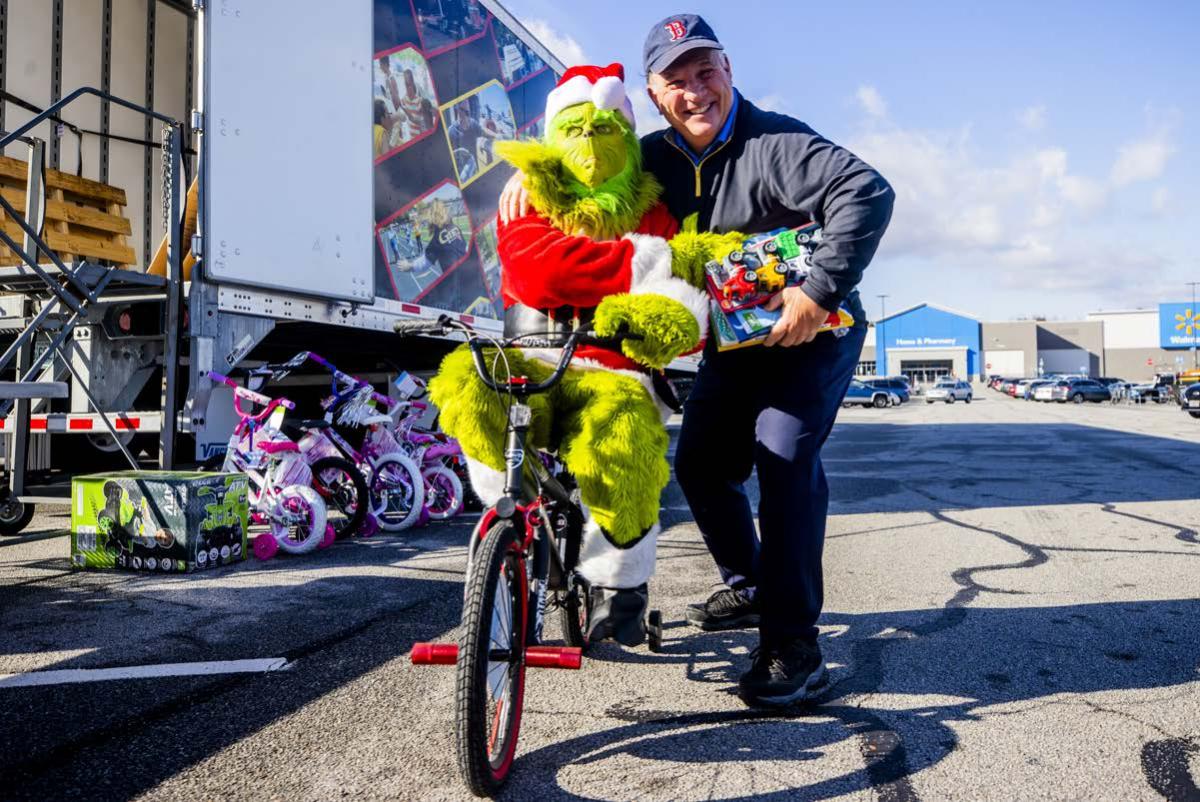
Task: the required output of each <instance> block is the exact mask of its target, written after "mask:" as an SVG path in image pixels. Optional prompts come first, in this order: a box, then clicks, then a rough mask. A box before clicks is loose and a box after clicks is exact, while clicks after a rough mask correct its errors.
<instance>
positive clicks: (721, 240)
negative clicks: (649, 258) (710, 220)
mask: <svg viewBox="0 0 1200 802" xmlns="http://www.w3.org/2000/svg"><path fill="white" fill-rule="evenodd" d="M693 217H694V215H689V216H688V217H687V218H686V219H685V220H684V221H683V227H682V228H681V229H680V231H679V233H678V234H676V235H675V236H674V237H673V238H672V239H671V241H670V242H669V243H668V244H669V245H670V246H671V272H672V273H674V274H675V275H676V276H678V277H679V278H681V279H683V280H684V281H686V282H687V283H688V284H691V285H692V286H693V287H698V288H700V289H703V288H704V266H705V265H706V264H708V263H709V262H712V261H720V260H722V259H724V258H725V257H726V256H728V255H729V254H730V253H732V252H733V251H736V250H738V249H739V248H741V247H742V245H743V243H745V241H746V235H745V234H743V233H741V232H740V231H730V232H728V233H726V234H714V233H712V232H710V231H703V232H697V231H696V230H695V229H696V221H695V220H694V219H693Z"/></svg>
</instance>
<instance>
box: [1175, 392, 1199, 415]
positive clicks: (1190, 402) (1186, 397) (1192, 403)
mask: <svg viewBox="0 0 1200 802" xmlns="http://www.w3.org/2000/svg"><path fill="white" fill-rule="evenodd" d="M1179 405H1180V406H1181V407H1183V411H1184V412H1186V413H1187V414H1189V415H1191V416H1192V417H1193V418H1200V384H1189V385H1188V386H1187V387H1184V388H1183V392H1182V393H1181V394H1180V396H1179Z"/></svg>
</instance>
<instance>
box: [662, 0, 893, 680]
mask: <svg viewBox="0 0 1200 802" xmlns="http://www.w3.org/2000/svg"><path fill="white" fill-rule="evenodd" d="M643 60H644V66H645V69H646V73H647V75H648V76H649V87H648V91H649V94H650V97H651V99H652V100H653V101H654V103H655V105H656V106H657V107H658V109H659V111H660V112H661V113H662V115H663V117H665V118H666V120H667V122H668V123H670V125H671V127H670V128H668V129H666V130H665V131H658V132H655V133H653V134H650V135H648V136H646V137H645V138H644V139H643V140H642V153H643V157H644V160H645V165H646V168H647V169H648V170H650V171H651V172H653V173H654V174H655V175H656V176H657V177H658V179H659V181H660V182H662V184H663V187H664V188H665V191H664V198H663V199H664V200H665V201H666V203H667V206H668V208H669V209H670V210H671V212H672V214H674V215H675V217H676V218H677V219H680V220H682V219H684V218H686V217H687V216H689V215H691V214H696V215H698V228H699V230H701V231H716V232H726V231H741V232H746V233H758V232H764V231H770V230H772V229H775V228H779V227H787V228H792V227H795V226H798V225H802V224H804V223H808V222H814V221H815V222H817V223H820V224H821V225H822V227H823V229H824V237H823V240H822V242H821V244H820V246H819V247H818V248H817V250H816V252H815V253H814V254H813V264H812V267H811V272H810V274H809V276H808V278H807V280H806V281H805V283H804V284H803V285H802V286H800V287H793V288H788V289H785V290H783V291H782V292H781V293H780V295H778V296H777V297H776V299H775V300H774V301H773V302H772V303H773V305H774V307H775V308H779V307H782V310H783V311H782V317H781V319H780V321H779V322H778V323H777V324H776V326H775V328H774V329H773V330H772V332H771V335H770V336H769V338H768V339H767V341H766V343H765V346H759V347H752V348H745V349H740V350H736V351H730V352H726V353H717V352H716V349H715V347H714V341H713V339H712V338H710V339H709V342H708V345H707V348H706V351H705V354H704V358H703V361H702V363H701V366H700V370H699V373H698V375H697V377H696V382H695V386H694V388H693V389H692V392H691V394H690V395H689V397H688V400H687V403H686V406H685V407H684V413H683V427H682V430H681V431H680V435H679V445H678V448H677V450H676V453H675V472H676V477H677V478H678V480H679V484H680V486H681V487H682V488H683V491H684V494H685V495H686V496H687V499H688V504H689V505H690V506H691V508H692V513H693V515H694V516H695V518H696V523H697V524H698V526H699V527H700V531H701V533H702V534H703V535H704V539H705V542H706V543H707V544H708V548H709V551H710V552H711V553H712V555H713V558H714V559H715V560H716V563H717V567H718V569H719V570H720V573H721V578H722V580H724V582H725V584H726V587H725V588H723V589H721V590H719V591H717V592H716V593H715V594H713V595H712V596H711V597H710V598H709V599H708V600H707V601H706V602H704V603H702V604H694V605H691V606H690V607H689V609H688V611H687V616H688V620H689V621H691V622H692V623H693V624H695V625H697V626H699V627H700V628H702V629H705V630H720V629H733V628H740V627H748V626H755V625H757V626H758V627H759V633H760V643H759V649H758V651H757V652H756V654H755V658H754V662H753V665H752V666H751V667H750V670H749V671H747V672H746V673H745V674H743V675H742V677H741V679H740V681H739V690H740V691H741V693H742V695H743V697H745V698H746V699H747V700H749V701H752V702H761V703H765V704H786V703H789V702H793V701H796V700H798V699H803V698H806V697H808V696H810V695H813V694H814V693H815V692H816V691H817V690H818V689H819V688H820V687H821V686H822V685H823V684H824V683H825V663H824V660H823V659H822V657H821V650H820V648H819V647H818V645H817V626H816V622H817V617H818V616H819V615H820V612H821V606H822V602H823V582H822V571H821V552H822V550H823V547H824V541H825V519H826V513H827V510H828V506H829V487H828V485H827V484H826V481H825V472H824V469H823V468H822V465H821V446H822V445H823V444H824V442H825V439H826V438H827V437H828V436H829V432H830V430H831V429H832V428H833V422H834V419H835V418H836V417H837V412H838V409H839V407H840V404H841V400H842V396H843V395H845V392H846V388H847V387H848V386H849V383H850V378H851V376H853V374H854V367H855V365H856V364H857V362H858V355H859V352H860V351H861V349H862V343H863V339H864V336H865V330H866V324H865V316H864V314H863V310H862V305H861V303H860V301H859V299H858V293H857V291H856V290H855V287H856V286H857V284H858V282H859V280H860V279H861V278H862V273H863V270H864V269H865V268H866V266H867V264H868V263H869V262H870V261H871V257H872V256H874V254H875V249H876V247H877V246H878V245H879V241H880V239H881V238H882V236H883V233H884V230H885V229H886V228H887V224H888V221H889V220H890V218H891V212H892V201H893V197H894V195H893V192H892V188H891V187H890V186H889V185H888V183H887V182H886V181H885V180H884V179H883V178H882V177H881V176H880V175H879V174H878V173H877V172H876V171H875V170H874V169H872V168H871V167H870V166H868V165H867V164H866V163H864V162H863V161H862V160H860V159H859V158H858V157H856V156H855V155H854V154H852V153H850V152H849V151H847V150H845V149H844V148H841V147H838V146H837V145H835V144H833V143H832V142H830V141H828V140H826V139H824V138H822V137H821V136H820V135H819V134H817V133H816V132H815V131H813V130H812V129H811V128H809V127H808V126H807V125H805V124H804V123H802V122H800V121H799V120H795V119H792V118H791V117H787V116H784V115H781V114H774V113H771V112H767V111H763V110H761V109H758V108H756V107H755V106H754V105H753V104H751V103H750V102H749V101H747V100H746V99H745V98H743V97H741V96H740V95H739V94H738V92H737V90H735V89H734V88H733V76H732V69H731V65H730V61H729V58H728V57H727V56H726V55H725V52H724V49H723V48H722V46H721V44H720V42H719V41H718V40H717V37H716V35H715V34H714V33H713V31H712V29H711V28H710V27H709V26H708V24H707V23H705V22H704V20H703V19H701V18H700V17H698V16H696V15H694V14H677V15H674V16H671V17H667V18H666V19H664V20H662V21H661V22H659V23H658V24H657V25H655V26H654V27H653V28H652V29H651V31H650V34H649V36H648V37H647V39H646V44H645V48H644V52H643ZM841 303H845V304H846V306H847V308H848V309H849V310H850V312H851V314H853V315H854V318H855V320H856V321H859V322H858V324H857V325H856V326H855V328H854V329H852V330H851V332H850V333H849V334H848V335H846V336H844V337H841V338H839V337H835V336H834V335H833V334H829V333H825V334H818V333H817V331H818V329H819V328H820V326H821V324H822V323H823V322H824V320H825V318H826V316H827V315H828V313H829V312H830V311H834V310H836V309H837V308H838V305H839V304H841ZM751 471H756V472H757V475H758V484H759V490H760V500H759V505H758V518H759V533H760V534H757V535H756V533H755V528H754V518H753V515H752V512H751V509H750V504H749V500H748V499H747V497H746V493H745V490H744V487H743V485H744V482H745V481H746V480H747V479H749V478H750V474H751Z"/></svg>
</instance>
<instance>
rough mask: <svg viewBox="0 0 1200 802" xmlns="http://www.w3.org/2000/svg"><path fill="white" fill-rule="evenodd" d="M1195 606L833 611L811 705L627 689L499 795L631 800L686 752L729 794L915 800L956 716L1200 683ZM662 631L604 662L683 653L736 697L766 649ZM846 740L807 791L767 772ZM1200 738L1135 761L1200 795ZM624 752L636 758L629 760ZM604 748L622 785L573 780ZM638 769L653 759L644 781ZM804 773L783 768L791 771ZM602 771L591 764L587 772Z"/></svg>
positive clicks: (524, 761)
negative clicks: (730, 701)
mask: <svg viewBox="0 0 1200 802" xmlns="http://www.w3.org/2000/svg"><path fill="white" fill-rule="evenodd" d="M1198 616H1200V601H1197V600H1194V599H1179V600H1172V601H1154V602H1116V603H1105V604H1081V605H1069V606H1060V607H1029V608H970V609H968V608H964V607H947V608H946V609H943V610H936V609H929V610H909V611H900V612H893V613H886V614H867V615H845V614H832V615H827V616H825V617H823V618H822V624H823V625H824V626H826V627H827V628H831V629H832V632H833V633H834V636H832V637H830V636H823V637H822V639H821V644H822V648H823V650H824V652H825V658H826V660H827V661H829V662H830V663H832V664H835V665H838V664H840V666H839V667H835V668H833V669H831V673H830V686H829V687H828V689H827V690H826V691H825V692H824V693H823V694H822V695H821V696H820V697H819V698H818V699H817V700H816V701H815V702H814V703H811V704H809V705H806V706H803V707H793V708H790V709H786V710H767V709H755V708H747V709H745V710H735V711H718V712H690V711H670V710H663V709H661V707H659V706H657V705H656V704H655V700H654V699H653V698H650V697H643V698H637V699H632V700H629V701H628V702H627V703H624V704H622V705H619V706H615V707H613V708H610V709H609V710H608V711H607V716H608V717H609V718H612V719H613V720H614V726H613V727H612V728H611V729H608V730H605V731H603V732H599V733H595V734H593V735H588V736H584V737H580V738H574V739H570V740H567V741H565V742H563V743H558V744H554V745H553V746H550V747H546V748H543V749H539V750H537V751H534V752H531V753H529V754H524V755H518V761H517V765H516V768H515V770H514V776H513V780H512V781H511V784H510V788H509V789H508V790H507V792H506V795H505V796H506V798H509V799H523V798H530V796H531V795H532V794H534V793H535V792H536V795H537V796H538V798H540V799H547V800H552V799H579V798H587V799H613V800H616V799H622V798H631V797H632V796H636V795H637V794H638V790H639V789H640V788H652V787H653V786H654V777H653V774H654V773H655V772H657V771H659V770H660V769H661V767H662V766H665V765H669V764H671V763H679V762H683V763H685V764H688V765H689V766H690V769H689V771H691V772H692V775H689V777H690V779H689V783H694V784H695V786H696V787H700V788H703V787H706V786H707V785H708V784H709V783H710V782H715V783H718V784H719V785H720V786H721V787H722V788H728V787H737V785H738V776H739V773H744V774H745V775H746V786H745V787H746V788H747V789H750V788H754V789H755V790H754V791H753V792H750V791H747V793H745V794H744V795H739V794H737V793H734V794H729V793H728V792H727V791H722V792H721V793H719V794H718V795H717V796H716V797H715V798H719V799H747V800H749V799H756V800H763V799H766V800H771V799H779V800H783V799H796V798H803V799H826V798H831V797H836V796H839V795H841V794H846V793H852V792H854V791H862V790H865V789H873V790H874V791H875V792H876V793H877V794H879V795H881V797H882V798H886V799H897V800H915V799H918V798H919V797H918V794H917V792H916V790H915V789H914V788H913V786H912V784H911V782H910V781H909V777H910V776H911V775H912V774H914V773H916V772H919V771H921V770H922V769H926V768H929V767H930V766H932V765H935V764H936V763H938V762H939V761H940V760H942V759H943V758H945V757H946V756H947V755H949V754H950V753H951V752H952V751H954V749H955V748H956V746H957V743H958V741H957V736H956V734H955V732H954V730H953V729H952V728H951V727H950V726H948V725H949V724H950V723H952V722H957V721H974V720H980V719H983V718H986V717H988V716H989V715H992V714H993V713H994V714H999V712H998V711H990V710H989V708H993V707H995V706H998V705H1007V704H1012V703H1020V702H1031V701H1045V700H1048V699H1050V698H1051V697H1054V696H1055V695H1057V694H1090V693H1097V692H1105V691H1137V690H1147V689H1169V688H1172V687H1176V686H1183V685H1186V684H1189V683H1194V682H1195V681H1196V677H1197V655H1198V654H1200V632H1198V631H1197V629H1196V627H1195V626H1194V621H1195V620H1196V618H1197V617H1198ZM675 633H678V634H675ZM667 638H668V639H667V642H666V643H665V644H664V650H665V652H664V653H662V654H648V653H645V652H640V651H639V652H630V651H625V652H621V651H619V650H617V649H616V648H615V647H610V646H607V645H606V646H604V647H602V648H601V649H600V650H598V654H597V657H600V658H602V659H618V660H624V661H628V662H659V663H683V664H685V665H686V666H687V676H688V679H689V681H692V682H703V683H715V684H718V685H723V686H726V689H727V690H729V692H730V693H732V692H733V691H734V688H735V686H736V681H737V676H738V674H739V673H740V672H741V671H743V670H744V669H745V668H746V667H748V664H749V661H748V658H747V657H746V655H745V650H748V649H749V648H752V647H753V646H755V645H756V644H757V637H756V634H755V633H753V632H737V633H728V632H727V633H701V632H699V631H698V630H672V631H669V634H668V636H667ZM735 649H736V650H737V652H738V653H737V654H734V653H733V650H735ZM881 696H883V697H885V698H881ZM873 700H875V703H874V704H873ZM852 738H854V739H856V741H855V742H854V744H853V747H852V749H853V750H854V751H856V752H859V753H861V759H860V760H858V761H856V763H857V764H858V765H860V766H861V768H855V769H854V770H851V771H848V772H846V773H844V774H841V775H838V776H833V777H830V776H828V774H829V772H828V771H827V770H826V771H819V770H817V769H814V770H813V776H814V780H813V782H812V783H811V784H808V785H801V786H793V785H791V784H790V782H785V781H784V780H783V778H782V777H777V776H774V775H773V774H772V773H771V772H772V769H771V765H770V762H771V761H788V762H792V761H816V760H819V759H821V758H822V757H823V756H825V755H826V754H829V753H831V752H833V751H834V750H835V749H836V747H838V746H839V745H842V744H843V742H846V741H847V740H848V739H852ZM1198 747H1200V744H1191V743H1190V742H1186V741H1176V740H1169V739H1168V740H1164V741H1161V742H1159V741H1156V742H1153V743H1151V744H1148V745H1147V747H1146V748H1145V749H1143V754H1142V756H1141V760H1142V765H1143V770H1144V772H1145V774H1146V779H1147V782H1148V783H1149V784H1150V785H1151V787H1155V788H1159V787H1165V788H1174V789H1180V788H1182V789H1185V790H1187V789H1188V788H1189V783H1190V788H1192V789H1195V781H1194V780H1193V779H1192V778H1191V777H1190V775H1189V774H1188V764H1187V760H1188V759H1189V755H1190V754H1192V753H1194V752H1195V751H1196V749H1197V748H1198ZM629 757H633V758H638V759H640V760H641V761H642V762H640V763H638V762H634V763H632V764H631V762H630V761H629V760H628V759H627V758H629ZM609 758H622V762H621V763H620V764H619V771H620V773H621V785H620V786H618V785H616V784H614V786H613V789H612V792H611V793H609V792H607V791H604V790H603V789H602V788H597V789H594V790H587V789H584V788H583V787H574V785H573V784H572V783H571V781H570V769H571V767H572V766H584V765H592V766H594V764H597V763H600V762H601V761H604V760H606V759H609ZM1181 761H1182V762H1181ZM631 765H632V766H633V767H634V768H633V769H631V768H630V766H631ZM638 766H643V767H645V768H644V769H642V770H643V771H644V772H646V774H645V775H644V776H640V775H639V774H638V769H637V767H638ZM795 769H796V767H795V766H791V767H790V768H789V773H790V774H792V776H794V772H795ZM614 771H617V767H616V765H615V764H614ZM596 774H597V772H596V771H595V770H593V771H590V772H588V777H589V779H590V778H592V777H593V776H594V775H596ZM751 774H756V776H757V778H758V779H757V782H753V781H751V778H750V775H751ZM780 774H783V772H780ZM772 786H774V790H769V789H771V788H772ZM618 787H623V788H624V790H625V795H624V796H622V795H621V793H619V791H618ZM1168 798H1174V799H1187V798H1191V797H1187V796H1186V795H1184V796H1168Z"/></svg>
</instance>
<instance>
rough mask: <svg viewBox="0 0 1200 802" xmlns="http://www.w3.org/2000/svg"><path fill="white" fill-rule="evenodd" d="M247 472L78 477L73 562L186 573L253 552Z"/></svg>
mask: <svg viewBox="0 0 1200 802" xmlns="http://www.w3.org/2000/svg"><path fill="white" fill-rule="evenodd" d="M247 481H248V480H247V479H246V477H245V476H244V475H243V474H214V473H199V472H181V471H122V472H118V473H98V474H91V475H88V476H77V477H75V479H74V480H73V481H72V482H71V565H72V566H73V567H75V568H121V569H126V570H131V571H151V572H155V573H183V572H187V571H194V570H198V569H206V568H214V567H216V566H220V565H226V564H228V563H233V562H239V561H241V560H244V559H246V532H247V524H248V520H247V519H248V517H249V503H248V499H247V490H248V484H247Z"/></svg>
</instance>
